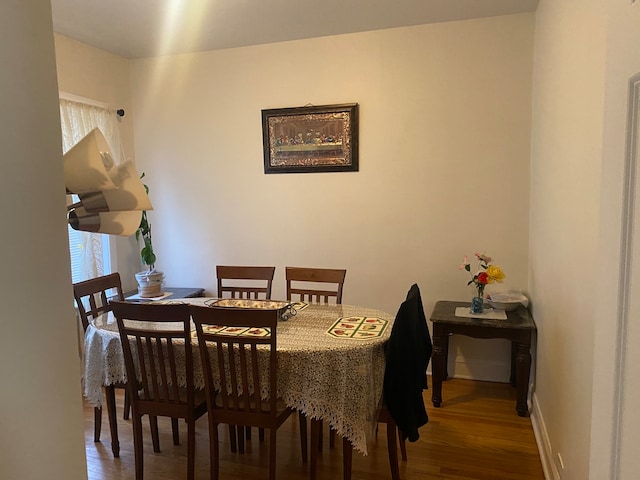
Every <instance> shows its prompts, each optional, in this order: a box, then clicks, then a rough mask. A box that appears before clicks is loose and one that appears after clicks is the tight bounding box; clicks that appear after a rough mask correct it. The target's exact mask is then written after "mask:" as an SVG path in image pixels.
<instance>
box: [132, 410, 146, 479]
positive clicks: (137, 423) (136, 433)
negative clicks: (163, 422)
mask: <svg viewBox="0 0 640 480" xmlns="http://www.w3.org/2000/svg"><path fill="white" fill-rule="evenodd" d="M132 420H133V422H132V423H133V454H134V457H135V471H136V480H142V477H143V470H144V459H143V456H142V455H143V451H142V417H141V416H139V415H133V419H132Z"/></svg>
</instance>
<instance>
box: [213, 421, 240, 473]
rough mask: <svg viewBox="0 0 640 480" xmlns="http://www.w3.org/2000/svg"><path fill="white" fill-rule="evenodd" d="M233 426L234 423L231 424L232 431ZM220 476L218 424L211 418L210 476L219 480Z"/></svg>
mask: <svg viewBox="0 0 640 480" xmlns="http://www.w3.org/2000/svg"><path fill="white" fill-rule="evenodd" d="M231 427H232V425H229V432H231ZM234 437H235V432H234ZM219 477H220V450H219V445H218V425H217V424H215V423H213V422H212V421H211V420H209V478H210V480H218V478H219Z"/></svg>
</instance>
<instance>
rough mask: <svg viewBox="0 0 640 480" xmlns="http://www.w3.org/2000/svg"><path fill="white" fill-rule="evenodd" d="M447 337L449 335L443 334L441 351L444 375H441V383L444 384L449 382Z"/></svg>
mask: <svg viewBox="0 0 640 480" xmlns="http://www.w3.org/2000/svg"><path fill="white" fill-rule="evenodd" d="M449 337H450V335H448V334H445V335H444V337H443V350H444V363H443V365H444V367H443V368H444V373H443V374H442V381H443V382H446V381H447V380H449Z"/></svg>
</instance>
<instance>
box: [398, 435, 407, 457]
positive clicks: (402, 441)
mask: <svg viewBox="0 0 640 480" xmlns="http://www.w3.org/2000/svg"><path fill="white" fill-rule="evenodd" d="M398 443H399V444H400V454H401V455H402V461H403V462H406V461H407V443H406V442H405V439H404V437H403V436H402V432H401V431H400V429H398Z"/></svg>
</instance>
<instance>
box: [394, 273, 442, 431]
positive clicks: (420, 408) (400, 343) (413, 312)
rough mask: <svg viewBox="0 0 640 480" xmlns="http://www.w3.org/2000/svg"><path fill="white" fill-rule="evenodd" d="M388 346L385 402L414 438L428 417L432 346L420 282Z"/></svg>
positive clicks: (400, 314) (403, 306) (402, 307)
mask: <svg viewBox="0 0 640 480" xmlns="http://www.w3.org/2000/svg"><path fill="white" fill-rule="evenodd" d="M385 348H386V350H385V356H386V364H385V371H384V385H383V397H384V402H385V404H386V406H387V408H388V410H389V413H390V414H391V416H392V417H393V419H394V420H395V422H396V424H397V425H398V428H399V429H400V431H401V432H402V433H403V435H404V436H405V437H408V438H409V440H410V441H412V442H414V441H416V440H417V439H418V438H419V433H418V428H419V427H421V426H422V425H424V424H426V423H427V422H428V421H429V417H428V415H427V412H426V408H425V405H424V398H423V395H422V390H423V389H426V388H427V367H428V366H429V361H430V360H431V352H432V348H433V345H432V342H431V335H430V333H429V327H428V326H427V318H426V316H425V314H424V308H423V305H422V298H421V296H420V289H419V288H418V285H417V284H414V285H412V286H411V288H410V289H409V292H408V294H407V298H406V300H405V301H404V302H402V304H401V305H400V308H399V309H398V313H397V314H396V318H395V321H394V323H393V328H392V330H391V335H390V337H389V341H388V343H387V345H386V347H385Z"/></svg>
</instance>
